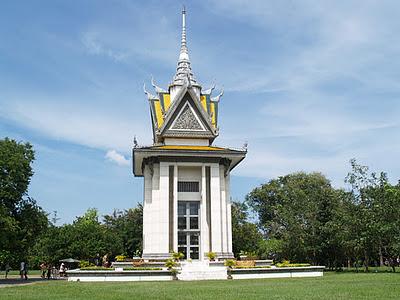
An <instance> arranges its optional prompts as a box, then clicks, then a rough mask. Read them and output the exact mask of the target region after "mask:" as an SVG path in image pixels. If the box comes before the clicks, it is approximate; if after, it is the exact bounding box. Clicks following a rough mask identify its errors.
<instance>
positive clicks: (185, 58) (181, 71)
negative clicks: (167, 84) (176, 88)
mask: <svg viewBox="0 0 400 300" xmlns="http://www.w3.org/2000/svg"><path fill="white" fill-rule="evenodd" d="M186 78H188V79H189V81H190V85H194V86H199V84H198V83H197V81H196V79H195V78H194V76H193V72H192V68H191V66H190V59H189V50H188V47H187V43H186V10H185V6H183V9H182V37H181V50H180V52H179V59H178V65H177V67H176V74H175V76H174V80H173V82H172V84H171V86H173V85H183V84H184V82H185V79H186Z"/></svg>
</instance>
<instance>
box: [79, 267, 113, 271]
mask: <svg viewBox="0 0 400 300" xmlns="http://www.w3.org/2000/svg"><path fill="white" fill-rule="evenodd" d="M81 270H83V271H113V270H114V269H113V268H106V267H96V266H94V267H85V268H81Z"/></svg>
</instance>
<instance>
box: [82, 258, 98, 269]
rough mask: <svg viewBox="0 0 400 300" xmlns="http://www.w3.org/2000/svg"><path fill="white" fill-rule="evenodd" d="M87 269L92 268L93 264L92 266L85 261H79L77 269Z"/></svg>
mask: <svg viewBox="0 0 400 300" xmlns="http://www.w3.org/2000/svg"><path fill="white" fill-rule="evenodd" d="M87 267H94V264H92V263H91V262H89V261H87V260H81V261H80V262H79V268H81V269H82V268H87Z"/></svg>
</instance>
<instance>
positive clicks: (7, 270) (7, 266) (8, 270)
mask: <svg viewBox="0 0 400 300" xmlns="http://www.w3.org/2000/svg"><path fill="white" fill-rule="evenodd" d="M5 270H6V279H7V278H8V272H10V270H11V268H10V264H9V263H6V268H5Z"/></svg>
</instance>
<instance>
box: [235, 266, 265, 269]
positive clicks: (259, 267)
mask: <svg viewBox="0 0 400 300" xmlns="http://www.w3.org/2000/svg"><path fill="white" fill-rule="evenodd" d="M234 268H235V269H269V268H271V266H252V267H248V266H235V267H234Z"/></svg>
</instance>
